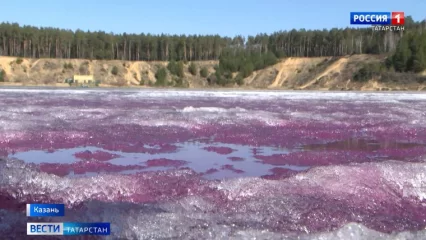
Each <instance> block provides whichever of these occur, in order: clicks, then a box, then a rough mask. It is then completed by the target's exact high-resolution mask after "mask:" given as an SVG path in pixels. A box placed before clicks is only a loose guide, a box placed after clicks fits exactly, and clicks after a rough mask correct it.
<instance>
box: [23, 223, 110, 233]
mask: <svg viewBox="0 0 426 240" xmlns="http://www.w3.org/2000/svg"><path fill="white" fill-rule="evenodd" d="M110 234H111V226H110V223H75V222H64V223H48V222H45V223H27V235H44V236H46V235H63V236H78V235H98V236H99V235H101V236H106V235H110Z"/></svg>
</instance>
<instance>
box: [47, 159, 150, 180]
mask: <svg viewBox="0 0 426 240" xmlns="http://www.w3.org/2000/svg"><path fill="white" fill-rule="evenodd" d="M144 168H146V167H144V166H140V165H114V164H111V163H104V162H93V161H78V162H75V163H71V164H59V163H41V164H40V170H41V171H42V172H46V173H51V174H55V175H57V176H61V177H63V176H67V175H69V174H70V173H71V172H74V174H85V173H99V172H121V171H126V170H141V169H144Z"/></svg>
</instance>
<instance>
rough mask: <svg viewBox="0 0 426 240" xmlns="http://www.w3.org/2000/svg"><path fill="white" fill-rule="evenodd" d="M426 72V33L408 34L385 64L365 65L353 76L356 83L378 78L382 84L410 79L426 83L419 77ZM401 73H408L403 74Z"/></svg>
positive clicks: (425, 78)
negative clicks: (405, 78)
mask: <svg viewBox="0 0 426 240" xmlns="http://www.w3.org/2000/svg"><path fill="white" fill-rule="evenodd" d="M425 70H426V31H413V32H408V33H406V34H405V35H404V36H403V37H402V38H401V40H400V41H399V42H398V44H397V47H396V50H395V51H394V53H393V54H392V55H390V56H389V57H388V58H387V59H386V61H385V62H384V63H370V64H364V66H363V67H361V68H360V69H359V70H358V71H357V72H356V73H355V74H354V76H353V79H354V80H355V81H368V80H370V79H372V78H376V79H378V80H380V81H382V82H389V81H398V79H402V78H404V77H409V78H410V79H412V80H415V81H416V82H418V83H423V82H426V77H422V76H417V75H415V73H420V72H423V71H425ZM401 73H408V75H407V74H405V75H404V74H401Z"/></svg>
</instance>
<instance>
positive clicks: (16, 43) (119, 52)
mask: <svg viewBox="0 0 426 240" xmlns="http://www.w3.org/2000/svg"><path fill="white" fill-rule="evenodd" d="M405 21H406V22H405V26H404V29H405V30H404V31H403V32H402V31H373V30H372V28H344V29H337V28H334V29H330V30H326V29H323V30H306V29H299V30H296V29H293V30H291V31H278V32H275V33H272V34H258V35H256V36H247V37H245V36H240V35H239V36H235V37H225V36H219V35H166V34H161V35H151V34H146V33H141V34H130V33H123V34H113V33H106V32H103V31H95V32H90V31H82V30H76V31H71V30H66V29H58V28H50V27H34V26H20V25H19V24H17V23H5V22H3V23H1V24H0V55H4V56H16V57H24V58H25V57H31V58H79V59H106V60H128V61H176V62H178V61H184V62H187V61H195V60H197V61H200V60H201V61H202V60H219V61H220V64H219V67H218V68H217V69H216V70H217V71H216V72H217V74H216V75H217V77H218V79H219V80H220V76H224V75H227V74H228V75H229V72H240V74H239V78H241V77H246V76H248V75H250V74H251V72H252V71H254V70H257V69H261V68H264V67H266V66H269V65H272V64H275V63H276V61H277V59H279V58H284V57H320V56H344V55H350V54H387V55H390V56H391V57H390V58H388V60H387V63H386V65H387V67H388V68H393V69H394V70H396V71H401V72H405V71H414V72H419V71H422V70H424V69H425V68H426V57H425V56H426V46H425V43H426V40H425V39H426V38H425V32H426V22H425V21H421V22H420V21H418V22H415V21H414V20H413V19H412V18H411V17H406V19H405Z"/></svg>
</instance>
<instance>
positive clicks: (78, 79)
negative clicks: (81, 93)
mask: <svg viewBox="0 0 426 240" xmlns="http://www.w3.org/2000/svg"><path fill="white" fill-rule="evenodd" d="M73 80H74V83H94V82H95V81H94V78H93V75H74V76H73Z"/></svg>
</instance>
